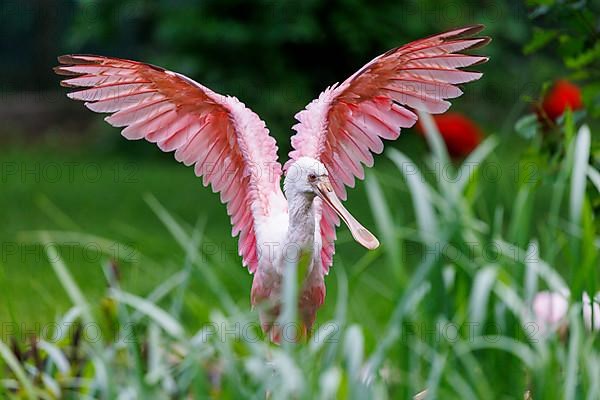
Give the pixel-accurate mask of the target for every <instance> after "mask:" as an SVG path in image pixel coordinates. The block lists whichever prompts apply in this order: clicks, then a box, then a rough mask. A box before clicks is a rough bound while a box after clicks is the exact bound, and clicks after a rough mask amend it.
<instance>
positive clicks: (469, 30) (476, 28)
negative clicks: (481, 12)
mask: <svg viewBox="0 0 600 400" xmlns="http://www.w3.org/2000/svg"><path fill="white" fill-rule="evenodd" d="M464 29H466V30H465V31H464V32H462V33H461V34H460V36H471V35H475V34H477V33H479V32H481V31H482V30H484V29H485V25H484V24H475V25H467V26H465V27H464Z"/></svg>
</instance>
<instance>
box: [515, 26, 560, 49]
mask: <svg viewBox="0 0 600 400" xmlns="http://www.w3.org/2000/svg"><path fill="white" fill-rule="evenodd" d="M557 35H558V32H557V31H555V30H548V29H541V28H537V27H535V28H533V37H532V38H531V40H530V41H529V43H527V44H526V45H525V47H523V53H524V54H525V55H529V54H531V53H534V52H536V51H538V50H540V49H542V48H544V47H546V46H547V45H548V44H549V43H550V42H551V41H552V40H554V39H555V38H556V36H557Z"/></svg>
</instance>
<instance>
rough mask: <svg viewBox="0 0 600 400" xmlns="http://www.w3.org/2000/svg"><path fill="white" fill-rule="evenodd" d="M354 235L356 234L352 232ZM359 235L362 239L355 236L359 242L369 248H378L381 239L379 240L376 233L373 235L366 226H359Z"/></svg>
mask: <svg viewBox="0 0 600 400" xmlns="http://www.w3.org/2000/svg"><path fill="white" fill-rule="evenodd" d="M352 236H354V232H352ZM358 236H360V239H359V238H356V237H354V239H356V241H357V242H358V243H360V244H362V245H363V246H365V247H366V248H367V249H369V250H375V249H376V248H378V247H379V240H377V238H376V237H375V235H373V234H372V233H371V232H369V231H368V230H367V229H366V228H364V227H361V228H359V229H358Z"/></svg>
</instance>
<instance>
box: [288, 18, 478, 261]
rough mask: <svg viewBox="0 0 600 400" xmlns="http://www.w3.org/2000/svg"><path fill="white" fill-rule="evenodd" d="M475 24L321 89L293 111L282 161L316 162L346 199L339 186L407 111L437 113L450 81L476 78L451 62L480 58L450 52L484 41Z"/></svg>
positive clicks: (401, 123) (324, 219)
mask: <svg viewBox="0 0 600 400" xmlns="http://www.w3.org/2000/svg"><path fill="white" fill-rule="evenodd" d="M482 29H483V26H481V25H475V26H467V27H464V28H459V29H454V30H452V31H448V32H444V33H441V34H438V35H434V36H430V37H428V38H425V39H421V40H417V41H414V42H412V43H409V44H407V45H405V46H402V47H399V48H396V49H393V50H390V51H388V52H387V53H385V54H382V55H380V56H378V57H376V58H375V59H374V60H372V61H371V62H369V63H368V64H366V65H365V66H364V67H363V68H361V69H360V70H358V71H357V72H356V73H354V74H353V75H352V76H351V77H350V78H348V79H347V80H346V81H344V82H343V83H342V84H341V85H339V86H335V85H334V86H333V87H330V88H327V89H326V90H325V91H324V92H323V93H321V95H320V96H319V97H318V99H316V100H314V101H313V102H311V103H310V104H309V105H308V106H306V108H305V109H304V110H302V111H301V112H299V113H298V114H296V119H297V120H298V122H299V123H298V124H296V125H295V126H294V130H295V131H296V134H295V135H294V136H293V137H292V147H293V150H292V151H291V152H290V154H289V156H290V161H288V162H287V163H286V166H287V165H289V163H291V162H293V161H294V160H297V159H298V158H300V157H303V156H308V157H313V158H316V159H318V160H320V161H321V162H323V164H324V165H325V167H326V168H327V170H328V171H329V173H330V179H331V183H332V186H333V188H334V190H335V192H336V194H337V195H338V196H339V197H340V198H341V199H342V200H343V199H345V198H346V188H345V186H353V185H354V178H355V177H356V178H359V179H363V178H364V172H363V168H362V165H360V164H364V165H366V166H367V167H370V166H372V165H373V156H372V154H371V153H375V154H379V153H381V152H382V151H383V142H382V139H388V140H394V139H396V138H397V137H398V135H399V134H400V129H401V128H410V127H411V126H413V125H414V124H415V122H416V121H417V116H416V113H414V112H413V111H411V109H413V110H421V111H426V112H430V113H434V114H437V113H442V112H444V111H446V110H447V109H448V107H450V103H449V102H448V101H446V99H452V98H456V97H458V96H460V95H461V94H462V91H461V90H460V88H458V87H457V86H455V85H456V84H460V83H465V82H470V81H473V80H477V79H479V78H480V77H481V73H479V72H471V71H463V70H460V69H458V68H463V67H468V66H471V65H476V64H480V63H483V62H485V61H487V57H482V56H474V55H466V54H457V52H459V51H463V50H468V49H473V48H477V47H481V46H483V45H485V44H487V43H488V42H489V38H486V37H480V38H478V37H475V38H473V37H469V36H471V35H474V34H477V33H478V32H480V31H481V30H482ZM321 207H322V208H323V210H322V213H321V214H322V216H321V220H320V229H321V237H322V241H323V248H322V250H321V259H322V263H323V270H324V272H327V271H328V270H329V267H330V266H331V263H332V256H333V253H334V245H333V240H332V238H333V239H335V226H336V225H338V224H339V220H338V219H337V216H335V214H334V213H333V211H332V210H331V209H330V208H329V207H328V206H321ZM332 232H333V234H332Z"/></svg>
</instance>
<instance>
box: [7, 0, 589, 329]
mask: <svg viewBox="0 0 600 400" xmlns="http://www.w3.org/2000/svg"><path fill="white" fill-rule="evenodd" d="M535 6H536V4H534V3H531V4H528V3H524V2H519V1H484V2H478V3H475V2H471V1H454V0H452V1H441V2H440V1H402V2H400V1H382V2H369V1H358V0H337V1H328V2H326V1H315V0H309V1H302V2H300V1H272V0H267V1H262V0H261V1H255V2H246V1H236V0H228V1H202V2H193V1H175V2H172V1H135V0H127V1H66V2H51V1H26V2H11V1H5V2H3V3H2V5H1V9H0V11H1V12H0V26H1V28H0V29H1V30H2V35H1V39H0V48H1V49H2V54H3V57H2V58H1V59H0V72H1V76H2V81H1V82H2V84H1V87H0V88H1V89H2V92H1V93H2V99H1V100H2V102H3V103H4V106H3V107H0V108H1V111H0V112H1V113H2V114H4V115H2V117H1V118H2V120H3V124H2V126H0V132H1V133H0V135H1V136H0V143H1V146H2V148H1V149H0V155H1V160H2V163H3V164H2V165H3V168H2V193H3V194H2V196H1V197H0V209H2V210H3V215H4V220H3V223H2V225H1V226H0V239H1V240H2V243H3V248H2V259H1V260H0V263H1V265H2V268H3V272H2V275H1V281H0V283H1V285H2V286H3V291H5V292H6V293H9V294H10V295H9V296H7V297H6V299H7V300H6V304H7V307H2V308H1V309H0V317H1V318H2V320H6V319H9V318H15V319H21V318H24V319H25V320H31V321H36V322H39V321H41V322H44V320H45V319H51V318H52V317H53V313H54V312H57V311H58V310H60V309H61V307H62V306H63V304H62V299H64V296H63V295H61V294H60V289H59V286H58V285H57V284H56V282H54V281H53V279H52V278H51V277H47V274H48V264H47V261H46V260H45V259H46V254H45V252H44V249H43V248H36V247H35V246H33V247H30V246H28V245H24V243H26V242H27V237H28V236H27V235H28V233H27V231H31V230H39V229H49V230H53V229H68V230H76V231H85V232H90V233H92V234H96V235H100V236H107V237H111V238H115V239H116V240H120V241H122V242H126V243H128V244H130V245H131V246H132V247H133V248H134V249H136V251H137V252H139V253H140V254H137V253H136V257H137V258H138V260H137V262H135V263H133V264H132V265H128V266H127V267H124V271H125V276H126V277H128V278H127V279H126V281H127V282H128V284H131V285H133V286H134V287H135V288H139V289H143V288H145V289H148V288H150V287H153V285H154V283H155V282H157V281H160V280H161V279H162V277H164V276H166V275H168V273H169V272H170V271H169V270H168V268H159V269H156V268H152V267H149V266H147V265H144V263H143V262H141V261H140V260H139V258H140V257H142V255H143V254H147V255H148V256H149V258H151V259H156V260H158V261H159V262H160V261H162V260H167V259H169V257H170V256H171V255H172V253H173V252H174V245H173V244H172V243H162V240H161V238H163V233H164V232H163V230H162V227H161V225H160V223H159V222H158V221H157V220H156V218H153V217H152V212H151V211H150V209H149V208H148V207H147V205H146V204H145V203H144V200H143V194H144V193H152V194H154V195H155V196H156V197H157V198H158V199H159V200H160V201H161V202H163V203H164V205H165V206H166V207H167V209H169V210H171V211H172V212H173V213H175V214H176V215H178V216H179V217H180V218H181V219H182V220H183V221H186V223H188V224H191V225H193V224H194V223H195V222H196V221H197V220H198V219H202V220H204V219H205V220H206V222H207V223H208V224H209V226H210V227H211V229H210V236H211V238H212V240H214V241H215V242H217V243H222V244H223V246H225V247H227V248H229V249H232V248H234V247H235V240H233V239H231V238H229V228H228V220H227V217H226V215H225V212H224V207H222V206H221V205H219V202H218V198H217V196H215V195H212V194H211V193H210V191H209V190H205V189H204V188H202V187H201V185H200V182H199V181H198V180H197V179H196V178H195V177H194V176H193V174H192V172H191V171H188V170H187V169H186V168H184V167H182V166H179V165H176V164H175V163H174V162H172V161H171V155H164V154H160V152H159V151H158V150H157V149H156V148H154V146H153V145H150V144H146V143H133V142H127V141H125V140H122V138H121V137H120V135H119V134H118V131H117V130H116V129H113V128H111V127H108V126H106V124H104V122H103V121H102V117H101V116H98V115H93V114H92V113H90V112H88V111H87V110H85V109H84V108H83V107H82V106H81V104H76V103H74V102H69V101H68V100H67V99H66V97H65V96H64V90H62V89H61V88H60V87H59V86H58V82H59V78H58V77H57V76H55V75H54V74H53V73H52V69H51V68H52V67H53V66H54V65H55V64H56V57H57V55H60V54H65V53H93V54H102V55H111V56H118V57H123V58H130V59H136V60H142V61H146V62H150V63H154V64H157V65H161V66H164V67H166V68H169V69H171V70H174V71H178V72H181V73H183V74H186V75H189V76H190V77H192V78H194V79H196V80H198V81H199V82H201V83H203V84H204V85H206V86H208V87H210V88H212V89H213V90H215V91H217V92H220V93H224V94H230V95H234V96H237V97H238V98H240V99H241V100H242V101H243V102H245V103H246V104H247V105H248V106H249V107H251V108H252V109H253V110H254V111H255V112H257V113H258V114H259V115H260V116H261V118H263V119H264V120H265V121H266V122H267V125H268V127H269V128H270V130H271V132H272V134H273V135H274V136H275V137H276V138H277V141H278V145H279V155H280V158H281V159H282V160H285V159H286V158H287V152H288V151H289V137H290V135H291V134H292V131H291V129H290V127H291V125H293V124H294V120H293V115H294V114H295V113H296V112H298V111H299V110H300V109H302V108H303V107H304V106H305V105H306V104H307V103H308V102H309V101H310V100H311V99H313V98H314V97H316V96H317V95H318V93H320V91H321V90H323V89H324V88H325V87H327V86H329V85H331V84H332V83H334V82H340V81H342V80H343V79H345V78H346V77H347V76H349V75H350V74H351V73H352V72H354V71H355V70H357V69H358V68H360V67H361V66H362V65H363V64H365V63H366V62H367V61H369V60H370V59H372V58H373V57H375V56H376V55H378V54H380V53H382V52H384V51H386V50H388V49H390V48H392V47H395V46H399V45H402V44H404V43H407V42H409V41H411V40H414V39H417V38H420V37H423V36H427V35H431V34H433V33H437V32H440V31H443V30H447V29H451V28H453V27H456V26H460V25H465V24H473V23H483V24H485V25H486V30H485V31H484V33H485V34H486V35H489V36H491V37H492V38H493V42H492V43H491V45H489V46H487V47H486V48H485V49H483V50H480V53H483V54H485V55H489V56H490V57H491V61H490V62H489V63H487V64H484V65H482V66H479V67H478V69H480V70H481V71H483V72H484V73H485V75H484V79H481V80H480V81H477V82H475V83H472V84H470V85H469V87H468V88H466V90H465V94H464V95H463V96H462V97H461V98H460V99H457V100H456V101H455V102H454V105H453V110H455V111H456V110H457V111H461V112H462V113H464V114H465V115H467V116H468V117H470V118H471V119H472V120H474V121H475V122H476V123H478V124H480V125H481V126H482V127H483V129H484V131H485V132H486V133H487V134H494V135H499V136H500V137H504V139H505V140H507V141H508V142H510V143H511V144H512V145H514V144H516V143H519V141H521V140H522V139H521V138H519V137H515V133H514V131H513V126H514V123H515V121H516V120H517V119H518V118H519V117H520V116H522V115H523V114H525V113H528V112H531V110H532V109H533V104H534V103H535V102H536V101H539V98H540V96H541V93H542V89H543V85H544V84H548V83H549V82H551V81H552V80H553V79H555V78H556V77H561V76H569V75H573V74H576V73H577V71H576V70H572V69H571V70H570V69H568V68H567V67H566V66H565V63H564V62H563V60H562V59H561V57H558V56H557V54H556V51H555V49H554V48H552V46H548V47H547V48H545V49H542V51H540V52H536V53H534V54H532V55H525V54H524V51H523V49H524V48H525V47H526V44H527V43H529V42H530V41H532V39H535V38H534V33H535V31H536V30H538V29H540V28H538V27H536V26H535V25H534V24H533V23H532V18H531V16H532V12H534V10H539V9H540V8H535ZM541 7H547V6H545V5H543V6H541ZM593 10H594V8H593V5H591V4H590V5H589V9H586V8H581V10H576V11H572V10H571V11H570V13H569V10H567V11H565V10H564V9H560V8H558V9H557V10H554V11H552V10H550V9H548V10H546V12H544V13H542V14H543V15H541V16H540V17H538V19H537V22H539V23H540V26H544V24H546V25H549V24H551V23H556V21H557V20H561V18H564V16H563V14H564V13H569V14H573V17H572V21H571V20H569V21H565V20H562V23H563V24H564V25H565V28H564V29H565V30H566V29H574V33H573V35H575V36H576V35H578V34H579V31H580V30H583V31H585V26H584V25H580V23H581V21H582V20H583V21H585V20H586V18H588V19H590V23H592V24H593V23H597V21H594V16H593ZM580 14H581V15H580ZM590 14H592V15H591V17H590ZM582 26H583V27H582ZM534 44H535V43H534ZM588 100H589V99H588ZM588 103H590V104H594V102H593V101H588ZM590 110H591V111H592V112H593V111H594V110H593V109H592V108H591V107H590ZM389 146H393V147H396V148H398V149H401V150H402V151H403V152H405V153H407V154H409V155H411V156H414V157H417V158H418V157H420V156H419V155H420V154H421V155H423V154H426V153H427V148H426V145H425V143H424V141H423V140H422V138H421V137H419V136H417V135H415V133H414V130H407V131H406V132H405V133H404V134H403V135H402V136H401V138H400V139H399V140H398V141H397V142H395V143H392V144H390V145H389ZM378 164H379V165H378V171H379V172H380V173H385V170H386V168H388V166H389V162H388V166H386V161H382V162H380V163H378ZM507 165H508V162H507ZM363 190H364V188H363V184H362V183H359V184H358V189H356V190H355V191H353V193H352V195H351V196H350V204H351V205H352V208H353V209H354V210H355V212H356V213H357V214H358V216H359V217H360V219H362V220H364V221H365V223H366V224H367V225H371V222H372V216H371V215H370V213H369V212H368V211H367V208H365V205H366V196H365V194H364V193H363ZM343 236H344V233H343V232H342V237H343ZM347 247H348V249H347V250H348V251H349V252H350V253H351V254H357V255H358V254H360V251H358V249H356V248H355V247H356V246H353V245H349V246H347ZM339 248H340V250H338V253H340V252H342V251H345V250H346V247H344V245H341V246H339ZM89 251H90V252H91V255H89V256H87V257H86V256H85V255H83V254H79V255H77V251H75V252H74V254H73V259H74V261H77V262H76V264H77V267H76V274H77V276H78V277H79V278H80V279H81V280H82V281H83V282H84V283H85V285H86V287H88V289H89V290H90V291H92V292H98V293H101V292H102V290H103V286H102V277H101V272H100V270H99V269H98V268H97V264H98V262H99V261H100V260H101V259H102V256H101V254H100V253H98V251H97V250H96V249H91V250H89ZM227 257H228V258H230V259H233V260H237V256H235V254H231V252H229V253H228V255H227ZM234 264H235V262H234ZM223 274H224V275H225V276H233V278H232V279H231V281H232V282H240V280H241V281H243V282H244V284H239V287H240V289H244V290H242V291H241V293H244V295H243V296H240V298H242V299H244V300H245V299H246V296H245V293H246V290H245V289H246V288H248V287H249V285H250V277H249V276H247V274H246V273H245V272H244V271H242V270H241V268H239V270H236V271H223ZM32 298H35V299H36V300H35V301H33V302H30V301H21V299H32ZM199 301H200V300H199ZM202 301H207V302H209V303H210V299H207V298H204V299H202Z"/></svg>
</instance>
